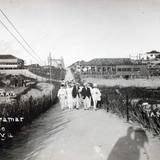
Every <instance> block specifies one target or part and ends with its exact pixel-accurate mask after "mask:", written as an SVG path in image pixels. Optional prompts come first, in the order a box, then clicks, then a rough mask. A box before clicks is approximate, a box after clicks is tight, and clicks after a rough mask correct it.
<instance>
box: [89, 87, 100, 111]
mask: <svg viewBox="0 0 160 160" xmlns="http://www.w3.org/2000/svg"><path fill="white" fill-rule="evenodd" d="M91 94H92V98H93V107H94V109H96V106H97V102H98V101H100V100H101V92H100V90H99V89H98V88H93V89H92V91H91Z"/></svg>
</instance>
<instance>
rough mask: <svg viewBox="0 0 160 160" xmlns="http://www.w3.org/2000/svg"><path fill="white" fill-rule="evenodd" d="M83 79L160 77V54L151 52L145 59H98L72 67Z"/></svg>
mask: <svg viewBox="0 0 160 160" xmlns="http://www.w3.org/2000/svg"><path fill="white" fill-rule="evenodd" d="M71 68H72V69H74V70H75V71H76V72H79V73H80V74H81V76H82V77H94V78H126V79H128V78H145V77H150V76H160V52H157V51H151V52H147V53H146V54H145V57H141V58H139V59H136V60H134V59H131V58H96V59H93V60H91V61H89V62H85V61H79V62H76V63H74V64H73V65H72V66H71Z"/></svg>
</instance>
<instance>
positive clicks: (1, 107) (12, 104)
mask: <svg viewBox="0 0 160 160" xmlns="http://www.w3.org/2000/svg"><path fill="white" fill-rule="evenodd" d="M17 80H18V81H17ZM24 81H25V82H26V83H25V85H22V82H24ZM0 83H1V88H3V89H4V90H5V91H14V92H15V93H16V98H14V99H12V98H11V99H10V98H8V97H2V98H3V99H4V98H6V99H7V100H4V101H1V104H0V117H1V118H7V117H19V118H20V117H23V118H24V121H23V123H12V122H10V123H8V122H1V126H5V127H6V128H7V130H10V131H12V132H15V131H16V130H17V129H20V128H21V127H22V126H23V125H24V124H26V123H28V122H31V121H32V120H33V119H34V118H36V117H37V116H38V115H40V114H41V113H43V112H45V111H46V110H47V109H48V108H49V107H50V106H51V105H52V104H54V103H55V101H56V95H57V90H58V88H59V83H58V82H54V83H53V84H49V82H38V81H37V80H35V79H31V78H28V77H25V76H22V75H18V76H13V75H2V76H1V79H0ZM51 93H52V97H51Z"/></svg>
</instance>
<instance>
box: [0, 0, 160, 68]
mask: <svg viewBox="0 0 160 160" xmlns="http://www.w3.org/2000/svg"><path fill="white" fill-rule="evenodd" d="M0 9H2V10H3V12H4V13H5V14H6V15H7V16H8V18H9V19H10V20H11V21H12V22H13V23H14V25H15V26H16V28H17V29H18V31H19V32H20V33H21V34H22V35H23V37H24V38H25V40H26V41H27V42H28V43H29V44H30V46H31V47H32V48H33V49H34V50H35V52H36V53H37V54H38V56H39V57H40V58H41V59H42V61H43V64H47V57H48V55H49V53H51V54H52V58H60V57H63V58H64V62H65V65H66V66H68V65H70V64H72V63H74V62H76V61H78V60H86V61H88V60H91V59H93V58H115V57H117V58H119V57H121V58H125V57H129V54H130V55H133V56H136V55H137V54H139V53H145V52H148V51H151V50H158V51H160V0H0ZM0 20H1V21H2V22H3V23H4V24H5V25H6V26H7V28H8V29H10V30H11V32H12V33H13V34H14V35H16V36H17V37H18V35H17V34H16V32H15V31H14V30H13V28H12V27H11V26H10V25H9V23H8V22H7V21H6V19H5V18H4V17H3V15H2V14H1V13H0ZM18 39H20V37H18ZM20 41H21V39H20ZM21 42H22V41H21ZM22 43H23V42H22ZM23 44H24V43H23ZM24 45H25V44H24ZM28 50H29V49H28ZM30 52H31V51H30ZM31 53H32V52H31ZM0 54H13V55H15V56H17V57H19V58H23V59H24V60H25V62H26V63H27V64H29V63H40V62H38V61H37V60H36V59H35V58H33V57H32V56H30V55H29V54H28V53H27V52H26V51H25V50H24V49H23V48H22V47H21V46H20V45H19V43H18V42H17V41H16V40H15V39H14V38H13V37H12V36H11V35H10V34H9V33H8V31H7V30H6V29H5V28H4V26H3V25H2V24H1V23H0ZM37 59H38V58H37ZM41 63H42V62H41Z"/></svg>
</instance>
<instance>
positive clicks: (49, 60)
mask: <svg viewBox="0 0 160 160" xmlns="http://www.w3.org/2000/svg"><path fill="white" fill-rule="evenodd" d="M48 65H49V69H50V84H52V56H51V53H49V57H48ZM51 100H52V90H51Z"/></svg>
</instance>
